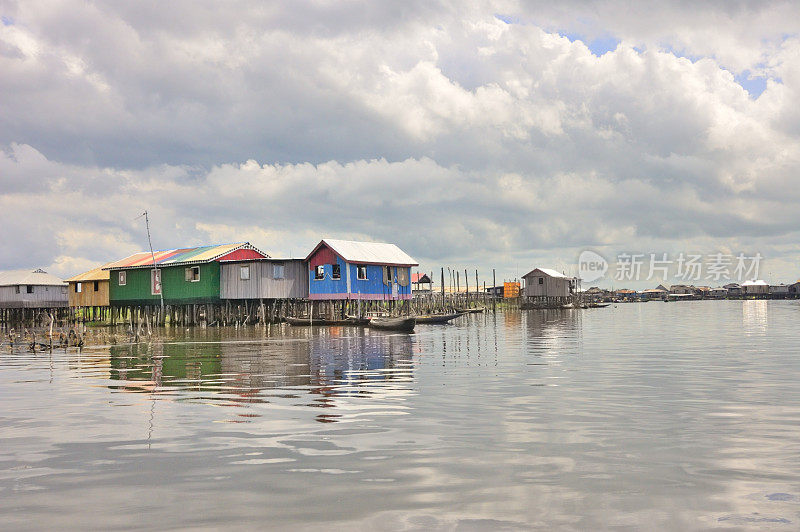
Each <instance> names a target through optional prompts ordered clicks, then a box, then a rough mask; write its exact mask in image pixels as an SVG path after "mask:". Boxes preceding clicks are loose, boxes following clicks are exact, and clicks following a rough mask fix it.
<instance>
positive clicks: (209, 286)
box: [103, 242, 268, 306]
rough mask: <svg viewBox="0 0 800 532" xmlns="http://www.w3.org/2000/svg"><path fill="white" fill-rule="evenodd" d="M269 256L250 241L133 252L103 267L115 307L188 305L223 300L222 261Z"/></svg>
mask: <svg viewBox="0 0 800 532" xmlns="http://www.w3.org/2000/svg"><path fill="white" fill-rule="evenodd" d="M263 258H268V257H267V255H266V254H265V253H263V252H261V251H259V250H258V249H256V248H255V247H253V246H252V245H250V244H249V243H247V242H239V243H235V244H221V245H213V246H199V247H192V248H179V249H167V250H162V251H156V252H155V264H154V263H153V256H152V255H151V253H150V252H149V251H141V252H139V253H134V254H133V255H131V256H130V257H126V258H124V259H122V260H119V261H117V262H113V263H110V264H107V265H106V266H104V267H103V269H104V270H108V272H109V301H110V303H111V305H112V306H125V305H157V304H158V303H159V300H160V299H161V295H162V294H163V297H164V302H165V303H166V304H176V305H189V304H196V303H215V302H218V301H219V300H220V262H221V261H226V260H246V259H263Z"/></svg>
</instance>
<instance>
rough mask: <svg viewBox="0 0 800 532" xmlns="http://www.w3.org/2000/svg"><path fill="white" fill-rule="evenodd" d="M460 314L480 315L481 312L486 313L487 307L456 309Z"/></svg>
mask: <svg viewBox="0 0 800 532" xmlns="http://www.w3.org/2000/svg"><path fill="white" fill-rule="evenodd" d="M456 310H457V311H458V312H459V313H460V314H479V313H481V312H486V308H485V307H480V308H459V309H456Z"/></svg>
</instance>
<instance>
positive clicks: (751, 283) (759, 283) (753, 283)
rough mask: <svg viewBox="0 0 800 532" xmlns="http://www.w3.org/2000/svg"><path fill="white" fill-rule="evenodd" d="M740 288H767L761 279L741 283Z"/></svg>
mask: <svg viewBox="0 0 800 532" xmlns="http://www.w3.org/2000/svg"><path fill="white" fill-rule="evenodd" d="M742 286H767V283H766V282H765V281H762V280H761V279H756V280H753V281H745V282H743V283H742Z"/></svg>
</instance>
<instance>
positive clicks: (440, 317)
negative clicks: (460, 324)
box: [415, 312, 461, 324]
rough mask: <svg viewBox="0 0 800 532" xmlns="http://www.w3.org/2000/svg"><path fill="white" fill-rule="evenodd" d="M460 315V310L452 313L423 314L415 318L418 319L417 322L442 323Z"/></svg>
mask: <svg viewBox="0 0 800 532" xmlns="http://www.w3.org/2000/svg"><path fill="white" fill-rule="evenodd" d="M459 316H461V314H460V313H458V312H454V313H452V314H423V315H421V316H415V319H416V320H417V323H426V324H441V323H447V322H448V321H450V320H454V319H456V318H457V317H459Z"/></svg>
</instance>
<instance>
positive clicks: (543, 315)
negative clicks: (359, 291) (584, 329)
mask: <svg viewBox="0 0 800 532" xmlns="http://www.w3.org/2000/svg"><path fill="white" fill-rule="evenodd" d="M582 312H583V311H582V310H579V309H537V310H529V311H525V312H524V315H525V316H524V320H525V331H526V335H527V338H526V343H527V344H528V346H529V347H530V348H532V349H534V350H538V351H540V352H542V351H545V352H548V351H558V350H560V349H563V348H565V347H574V346H575V344H576V343H578V342H580V339H581V325H582V322H581V317H582V314H581V313H582Z"/></svg>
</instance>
